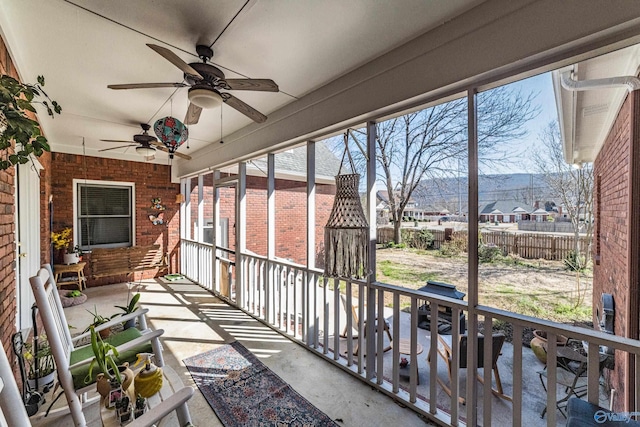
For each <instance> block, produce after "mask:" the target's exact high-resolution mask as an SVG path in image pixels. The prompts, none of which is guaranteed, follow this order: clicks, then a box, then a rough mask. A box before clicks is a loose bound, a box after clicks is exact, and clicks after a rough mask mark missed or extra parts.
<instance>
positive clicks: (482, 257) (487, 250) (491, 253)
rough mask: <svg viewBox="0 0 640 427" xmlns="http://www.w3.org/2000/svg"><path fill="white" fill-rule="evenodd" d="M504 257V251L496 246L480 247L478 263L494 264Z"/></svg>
mask: <svg viewBox="0 0 640 427" xmlns="http://www.w3.org/2000/svg"><path fill="white" fill-rule="evenodd" d="M501 255H502V251H501V250H500V248H499V247H497V246H496V245H494V244H488V245H480V246H479V247H478V261H479V262H481V263H488V262H494V261H495V260H497V259H498V258H499V257H500V256H501Z"/></svg>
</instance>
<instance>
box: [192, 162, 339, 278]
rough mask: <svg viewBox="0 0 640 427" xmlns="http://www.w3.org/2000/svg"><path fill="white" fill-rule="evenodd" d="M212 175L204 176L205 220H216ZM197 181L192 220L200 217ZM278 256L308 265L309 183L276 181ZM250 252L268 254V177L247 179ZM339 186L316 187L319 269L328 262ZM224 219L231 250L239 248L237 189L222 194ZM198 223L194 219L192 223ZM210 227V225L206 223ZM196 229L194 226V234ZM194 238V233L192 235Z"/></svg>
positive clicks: (316, 236)
mask: <svg viewBox="0 0 640 427" xmlns="http://www.w3.org/2000/svg"><path fill="white" fill-rule="evenodd" d="M212 177H213V175H212V174H208V175H206V176H205V177H204V181H203V184H204V191H203V210H204V214H203V215H204V218H205V221H206V220H207V219H208V220H209V221H211V219H212V218H213V182H212ZM197 188H198V187H197V180H192V181H191V217H192V218H197V212H198V209H197V204H198V193H197ZM275 188H276V191H275V211H276V212H277V214H276V224H275V228H276V229H275V234H276V236H275V239H276V241H275V246H276V249H275V255H276V256H277V257H279V258H283V259H288V260H291V261H292V262H295V263H298V264H303V265H305V264H306V263H307V210H306V206H307V183H306V182H304V181H295V180H291V179H276V181H275ZM246 194H247V196H246V197H247V225H246V233H247V249H248V250H249V251H251V252H255V253H256V254H258V255H262V256H266V255H267V178H265V177H260V176H247V192H246ZM334 196H335V185H333V184H316V200H315V202H316V226H315V239H316V266H317V267H322V265H323V263H324V249H323V248H324V226H325V224H326V223H327V221H328V220H329V215H330V213H331V208H332V206H333V199H334ZM219 197H220V199H219V200H220V218H221V219H225V218H226V219H227V220H228V235H229V248H230V249H235V188H232V187H222V188H220V191H219ZM193 222H194V220H193V219H192V223H193ZM205 225H206V224H205ZM193 230H194V227H193V225H192V232H193ZM192 235H193V234H192Z"/></svg>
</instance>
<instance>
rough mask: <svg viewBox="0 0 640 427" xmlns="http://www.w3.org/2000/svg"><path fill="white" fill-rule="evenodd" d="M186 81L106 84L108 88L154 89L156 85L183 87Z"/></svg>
mask: <svg viewBox="0 0 640 427" xmlns="http://www.w3.org/2000/svg"><path fill="white" fill-rule="evenodd" d="M185 86H188V85H187V84H186V83H128V84H122V85H107V87H108V88H109V89H115V90H120V89H154V88H157V87H185Z"/></svg>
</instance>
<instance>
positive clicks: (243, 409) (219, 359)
mask: <svg viewBox="0 0 640 427" xmlns="http://www.w3.org/2000/svg"><path fill="white" fill-rule="evenodd" d="M184 364H185V365H186V367H187V368H188V369H189V372H190V373H191V376H192V377H193V380H194V381H195V383H196V384H197V385H198V388H200V391H201V392H202V394H203V395H204V397H205V398H206V399H207V402H209V405H211V407H212V408H213V410H214V411H215V412H216V414H217V415H218V418H220V421H222V424H224V425H225V426H226V427H237V426H248V427H270V426H273V427H336V426H337V424H336V423H335V422H333V420H331V418H329V417H328V416H327V415H326V414H324V413H323V412H322V411H320V410H319V409H318V408H316V407H315V406H313V405H312V404H311V403H309V401H307V400H306V399H305V398H304V397H302V396H300V395H299V394H298V393H297V392H296V391H295V390H293V389H292V388H291V387H290V386H289V385H288V384H287V383H285V382H284V381H283V380H282V379H281V378H280V377H279V376H277V375H276V374H275V373H273V372H272V371H271V370H270V369H269V368H267V367H266V366H265V365H264V364H263V363H262V362H261V361H260V360H259V359H258V358H257V357H256V356H255V355H254V354H253V353H251V352H250V351H249V350H247V349H246V348H245V347H244V346H243V345H242V344H240V343H239V342H234V343H231V344H225V345H223V346H221V347H219V348H216V349H214V350H211V351H208V352H206V353H203V354H200V355H197V356H193V357H189V358H187V359H184Z"/></svg>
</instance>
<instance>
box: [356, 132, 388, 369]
mask: <svg viewBox="0 0 640 427" xmlns="http://www.w3.org/2000/svg"><path fill="white" fill-rule="evenodd" d="M375 200H376V122H374V121H371V122H367V214H366V215H367V217H368V220H369V263H368V265H369V274H368V275H367V319H368V320H369V321H368V322H367V324H366V326H365V327H366V329H367V331H366V336H367V337H368V338H367V342H366V346H367V354H366V357H365V358H366V366H367V380H368V381H372V380H373V376H374V374H375V372H376V357H375V356H376V339H375V338H377V339H383V337H382V333H383V330H382V329H383V328H382V327H379V328H378V334H380V336H378V337H376V334H375V325H376V323H378V322H383V321H384V319H383V318H382V316H383V313H380V314H379V315H378V313H377V311H381V310H383V309H384V307H377V309H376V291H375V289H373V288H372V287H371V284H372V283H374V282H375V281H376V203H375ZM376 317H378V319H379V320H376ZM358 320H359V321H362V319H361V318H360V319H358ZM358 329H359V330H360V327H359V326H358Z"/></svg>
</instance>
